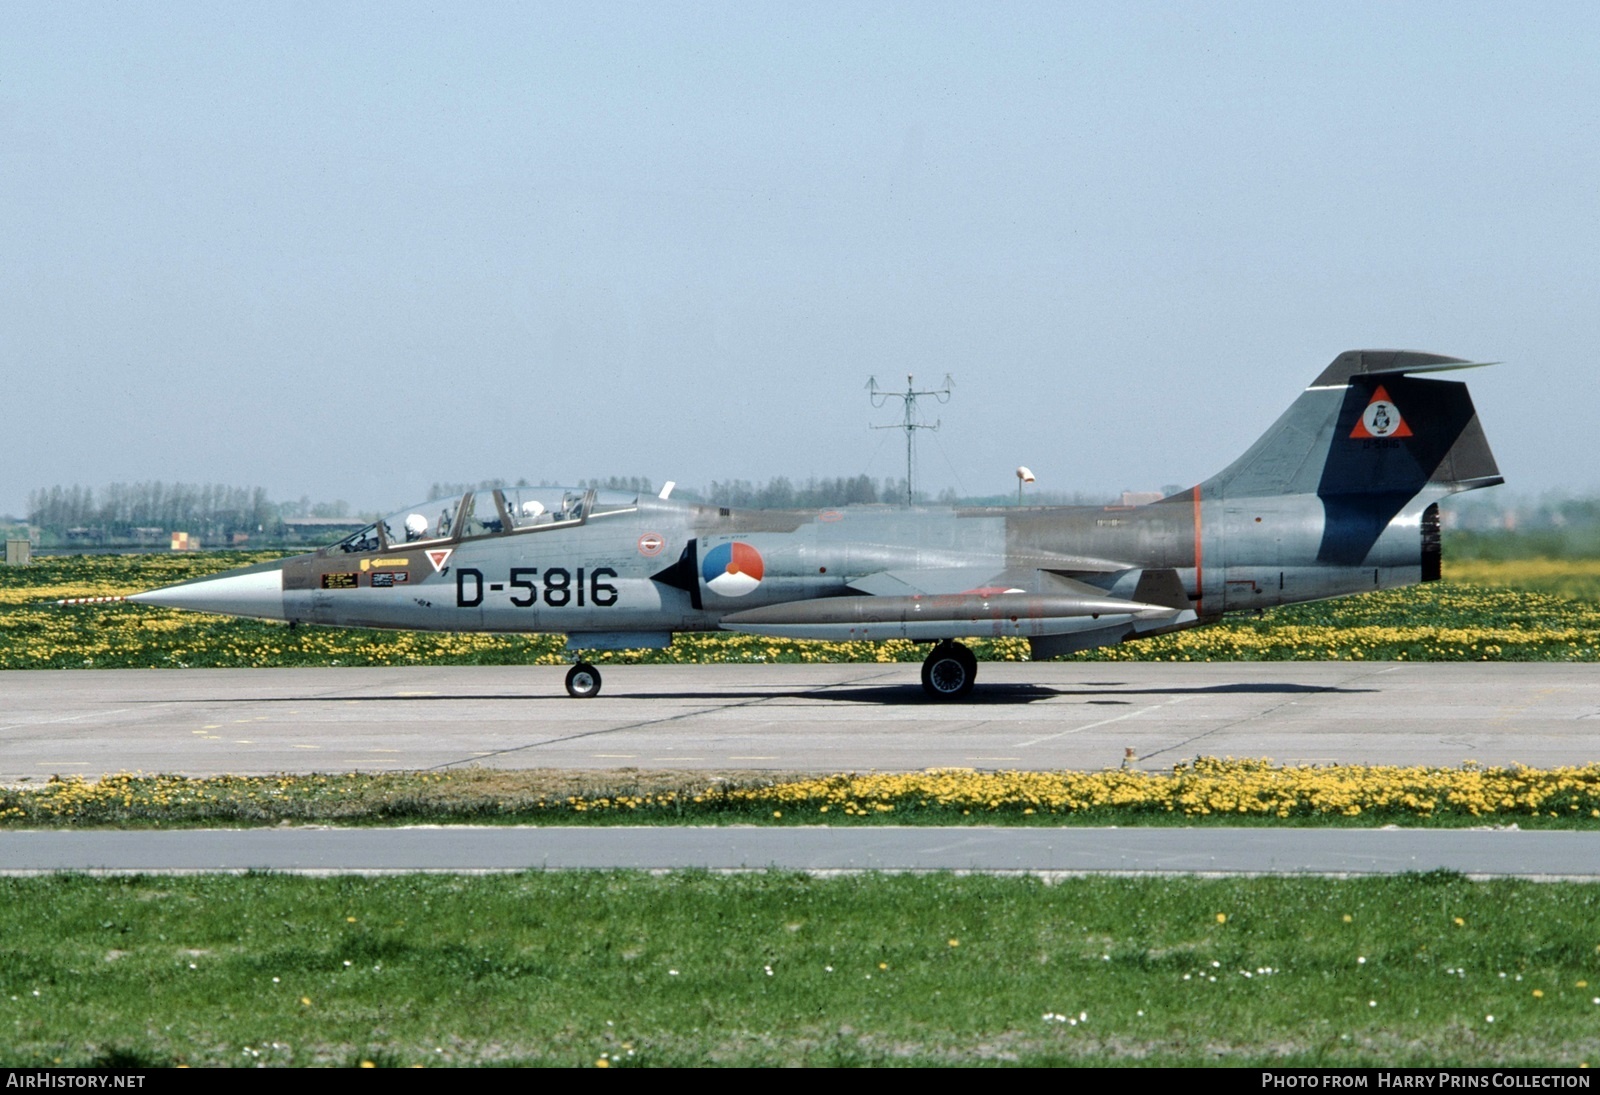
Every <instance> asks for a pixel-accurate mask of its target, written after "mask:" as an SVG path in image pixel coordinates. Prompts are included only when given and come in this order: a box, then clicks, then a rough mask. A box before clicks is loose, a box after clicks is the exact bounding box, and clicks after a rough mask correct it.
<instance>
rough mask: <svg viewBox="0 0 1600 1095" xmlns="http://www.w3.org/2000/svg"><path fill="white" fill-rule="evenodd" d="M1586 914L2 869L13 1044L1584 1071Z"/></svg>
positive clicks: (1399, 890) (946, 881)
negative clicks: (31, 875) (24, 874)
mask: <svg viewBox="0 0 1600 1095" xmlns="http://www.w3.org/2000/svg"><path fill="white" fill-rule="evenodd" d="M1597 923H1600V887H1596V886H1593V885H1577V884H1543V885H1541V884H1529V883H1517V882H1494V883H1472V882H1468V881H1465V880H1463V879H1461V878H1459V877H1455V876H1450V875H1442V874H1441V875H1425V876H1408V877H1399V878H1392V879H1363V880H1347V881H1330V880H1315V879H1263V880H1251V881H1244V880H1222V881H1215V880H1210V881H1207V880H1174V879H1141V880H1117V879H1105V878H1092V879H1073V880H1064V881H1061V882H1059V883H1057V884H1055V885H1047V884H1045V883H1044V882H1042V881H1040V880H1037V879H1032V878H995V877H981V876H968V877H956V876H951V875H934V876H881V875H879V876H848V877H837V878H828V879H818V878H810V877H807V876H804V875H795V874H783V873H757V874H748V875H736V876H728V877H714V876H708V875H705V874H700V873H694V872H686V873H676V874H671V875H666V876H656V877H652V876H646V875H638V874H613V873H580V872H572V873H542V874H522V875H501V876H487V877H475V878H455V877H439V876H422V875H412V876H396V877H384V878H371V879H360V878H343V879H312V878H287V877H269V876H261V875H253V876H244V877H230V876H209V877H176V878H127V879H90V878H85V877H81V876H56V877H49V878H37V879H4V880H0V1032H4V1033H3V1035H0V1043H3V1045H4V1049H3V1051H0V1054H3V1059H4V1063H5V1064H7V1065H10V1066H27V1065H44V1064H54V1063H60V1064H63V1065H91V1064H105V1063H112V1062H120V1063H123V1064H145V1065H162V1064H177V1063H183V1064H195V1065H229V1064H231V1065H253V1064H256V1063H266V1064H286V1065H310V1064H355V1063H359V1061H361V1060H371V1061H373V1062H375V1063H378V1064H392V1065H409V1064H439V1065H445V1064H452V1065H455V1064H483V1063H496V1064H533V1065H576V1066H589V1065H593V1064H595V1063H596V1062H597V1061H600V1060H602V1059H604V1060H607V1061H608V1062H609V1063H611V1064H615V1065H658V1066H659V1065H695V1064H705V1063H715V1064H727V1065H790V1064H803V1065H867V1064H871V1065H884V1064H906V1065H939V1064H952V1063H954V1064H977V1063H1018V1064H1029V1065H1049V1064H1070V1063H1079V1064H1127V1063H1138V1064H1229V1065H1263V1064H1274V1065H1374V1064H1384V1065H1446V1064H1449V1065H1486V1064H1495V1065H1519V1064H1521V1065H1577V1064H1580V1063H1585V1062H1588V1061H1589V1060H1590V1058H1591V1056H1592V1055H1593V1054H1594V1053H1595V1051H1596V1050H1597V1049H1600V1046H1597V1044H1596V1041H1595V1037H1594V1031H1595V1029H1596V1023H1597V1020H1600V1005H1597V1004H1596V1003H1594V1002H1593V999H1594V997H1596V996H1600V954H1597V943H1600V928H1597V927H1596V924H1597ZM1583 982H1587V984H1582V983H1583ZM1491 1015H1492V1016H1493V1017H1494V1018H1493V1021H1490V1019H1489V1018H1488V1017H1489V1016H1491ZM1057 1017H1060V1018H1057Z"/></svg>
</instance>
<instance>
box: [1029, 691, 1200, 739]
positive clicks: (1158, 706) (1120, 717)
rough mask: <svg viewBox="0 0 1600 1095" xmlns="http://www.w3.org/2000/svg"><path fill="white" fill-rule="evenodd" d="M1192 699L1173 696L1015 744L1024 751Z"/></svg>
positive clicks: (1190, 697)
mask: <svg viewBox="0 0 1600 1095" xmlns="http://www.w3.org/2000/svg"><path fill="white" fill-rule="evenodd" d="M1192 699H1194V697H1193V696H1175V697H1173V698H1172V699H1170V700H1168V701H1167V702H1166V703H1157V704H1152V705H1151V706H1149V707H1141V708H1139V710H1137V711H1129V712H1128V713H1127V714H1124V715H1117V716H1115V717H1113V718H1109V719H1101V720H1100V721H1099V722H1091V723H1089V724H1088V725H1087V726H1078V727H1074V728H1073V729H1071V730H1063V731H1061V732H1060V733H1059V734H1046V735H1045V736H1044V737H1042V738H1034V739H1033V740H1032V741H1022V742H1018V743H1017V748H1018V749H1026V748H1027V747H1028V746H1030V745H1042V744H1043V743H1045V742H1047V741H1055V740H1056V739H1057V738H1064V737H1068V736H1069V735H1072V734H1081V733H1083V732H1084V731H1085V730H1093V729H1095V728H1096V727H1098V726H1110V725H1111V724H1112V723H1114V722H1122V721H1124V720H1126V719H1136V718H1138V717H1139V716H1140V715H1148V714H1149V713H1150V712H1152V711H1159V710H1161V709H1162V708H1163V707H1171V706H1172V705H1173V704H1175V703H1182V702H1183V701H1184V700H1192Z"/></svg>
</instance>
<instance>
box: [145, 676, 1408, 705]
mask: <svg viewBox="0 0 1600 1095" xmlns="http://www.w3.org/2000/svg"><path fill="white" fill-rule="evenodd" d="M1377 691H1380V690H1379V689H1376V688H1341V687H1329V686H1327V685H1317V684H1294V683H1292V682H1284V681H1277V682H1238V683H1233V684H1214V685H1204V686H1189V687H1184V686H1174V687H1172V688H1123V687H1122V686H1121V685H1120V684H1119V683H1118V682H1116V681H1090V682H1087V683H1085V684H1083V685H1080V686H1078V687H1075V688H1050V687H1047V686H1044V685H1038V684H980V685H978V686H977V687H976V688H974V689H973V690H972V692H971V694H970V695H968V696H967V697H966V698H965V699H963V700H961V701H959V702H956V703H945V702H936V701H934V700H932V699H929V698H928V696H927V695H926V694H925V693H924V692H923V691H922V687H921V685H918V684H899V685H872V686H851V685H847V684H841V685H835V686H833V687H830V688H821V689H805V690H803V691H797V692H784V691H782V690H780V689H763V690H753V689H743V690H733V689H719V690H717V691H715V692H697V691H694V690H691V689H683V690H681V691H673V692H621V691H618V692H611V693H607V694H605V695H601V696H599V697H596V698H595V699H594V700H592V701H587V700H584V701H579V700H574V699H572V698H571V697H569V696H567V695H566V694H565V693H563V692H560V691H548V692H546V691H539V692H485V693H438V694H435V695H431V696H383V695H356V696H351V695H344V696H339V695H332V696H207V697H204V698H196V699H177V700H147V701H135V702H146V703H158V704H164V705H170V704H184V703H195V704H215V703H407V704H409V703H440V702H446V703H448V702H456V703H465V702H482V701H485V700H510V701H515V702H518V703H525V702H527V701H529V700H549V701H559V702H561V703H579V702H584V703H587V702H593V703H596V704H601V705H603V704H605V703H606V702H607V701H611V700H668V701H670V700H678V701H688V702H693V703H708V704H722V705H727V704H736V703H741V702H745V701H751V700H767V701H772V702H779V703H781V702H784V701H788V702H796V701H805V700H825V701H828V702H832V703H863V704H882V705H884V706H894V707H920V706H927V707H946V706H948V707H950V708H952V709H960V708H969V707H995V706H1010V705H1015V704H1021V703H1038V702H1039V701H1041V700H1051V699H1072V698H1076V697H1087V698H1088V702H1089V703H1091V704H1096V705H1103V706H1121V705H1128V704H1131V703H1132V702H1133V700H1132V699H1125V698H1123V697H1150V696H1211V695H1217V696H1225V695H1313V694H1319V695H1320V694H1328V695H1336V696H1348V695H1365V694H1368V693H1373V692H1377Z"/></svg>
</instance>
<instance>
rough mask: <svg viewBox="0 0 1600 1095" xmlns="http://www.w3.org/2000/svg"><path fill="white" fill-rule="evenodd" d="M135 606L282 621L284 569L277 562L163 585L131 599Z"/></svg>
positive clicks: (136, 594) (137, 594)
mask: <svg viewBox="0 0 1600 1095" xmlns="http://www.w3.org/2000/svg"><path fill="white" fill-rule="evenodd" d="M128 600H130V601H133V602H134V603H136V604H142V605H160V606H161V607H163V608H186V609H188V610H189V611H191V612H215V613H218V614H220V615H224V616H256V617H259V618H261V619H265V620H282V619H285V618H286V617H285V616H284V611H283V568H282V566H281V565H280V564H278V563H267V564H266V565H264V566H259V567H246V568H245V569H243V570H233V571H229V572H227V573H226V574H218V575H216V576H214V577H211V578H196V579H194V580H193V581H191V582H180V583H178V584H177V585H175V586H164V587H162V588H161V589H152V590H150V591H148V592H146V593H135V594H133V595H132V596H130V597H129V598H128Z"/></svg>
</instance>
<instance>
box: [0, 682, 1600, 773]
mask: <svg viewBox="0 0 1600 1095" xmlns="http://www.w3.org/2000/svg"><path fill="white" fill-rule="evenodd" d="M604 673H605V686H604V691H603V693H602V694H601V695H600V696H599V697H596V698H594V699H589V700H573V699H570V698H569V697H568V696H567V695H566V693H565V691H564V690H563V688H562V684H561V678H562V674H563V671H562V669H560V668H559V667H537V668H531V667H530V668H519V667H509V668H507V667H495V668H462V667H414V668H387V669H256V670H250V669H246V670H226V669H202V670H82V671H78V670H59V671H55V670H43V671H11V672H6V673H0V782H7V783H12V782H16V781H18V780H21V779H23V778H27V779H39V778H44V777H48V776H49V775H51V774H61V775H69V774H76V775H82V776H96V775H100V774H102V773H107V772H116V771H143V772H172V773H185V774H190V775H213V774H221V773H239V774H247V773H271V772H306V771H350V770H363V771H384V770H394V769H431V768H446V767H452V766H461V765H472V764H479V765H490V766H496V767H507V768H532V767H559V768H584V769H594V768H684V769H725V768H736V769H772V770H802V771H867V770H879V771H896V770H915V769H921V768H927V767H971V768H980V769H1060V768H1075V769H1098V768H1105V767H1114V766H1116V765H1118V764H1120V763H1121V762H1122V761H1123V759H1124V757H1125V755H1126V751H1127V750H1130V749H1131V750H1132V751H1133V756H1134V763H1136V764H1138V765H1139V766H1140V767H1143V768H1145V769H1147V770H1154V769H1160V768H1167V767H1170V766H1171V765H1172V764H1173V763H1175V762H1178V761H1182V760H1187V759H1190V758H1192V757H1194V756H1197V755H1210V756H1235V757H1271V758H1272V759H1274V760H1276V761H1279V762H1280V763H1334V762H1345V763H1384V764H1436V765H1456V764H1460V763H1462V762H1464V761H1477V762H1480V763H1483V764H1510V763H1522V764H1528V765H1532V766H1539V767H1546V766H1555V765H1568V764H1585V763H1589V762H1593V761H1600V666H1596V665H1552V664H1543V663H1516V664H1513V663H1478V664H1407V663H1372V664H1365V663H1359V662H1355V663H1351V662H1334V663H1307V662H1277V663H1259V662H1258V663H1217V664H1183V663H1177V664H1173V663H1168V664H1150V663H1139V664H1116V663H1109V664H1108V663H1101V664H1056V663H1049V664H985V665H983V666H981V667H980V671H979V684H978V689H977V691H976V692H975V693H974V694H973V696H972V698H971V702H968V703H959V704H937V703H933V702H930V701H928V700H927V699H925V698H924V696H923V694H922V691H921V688H920V686H919V684H918V676H917V674H918V667H917V666H916V665H914V664H890V665H837V666H818V665H770V666H618V667H605V668H604Z"/></svg>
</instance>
